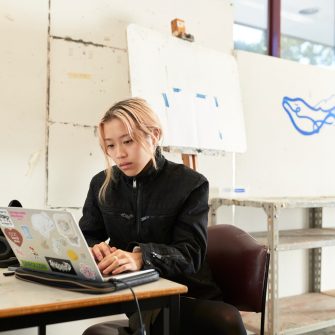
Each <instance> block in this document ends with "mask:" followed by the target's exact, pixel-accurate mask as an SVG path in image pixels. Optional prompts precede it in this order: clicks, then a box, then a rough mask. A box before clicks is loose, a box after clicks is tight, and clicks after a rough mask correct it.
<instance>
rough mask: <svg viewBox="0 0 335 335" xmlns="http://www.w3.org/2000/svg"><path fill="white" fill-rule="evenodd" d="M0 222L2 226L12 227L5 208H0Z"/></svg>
mask: <svg viewBox="0 0 335 335" xmlns="http://www.w3.org/2000/svg"><path fill="white" fill-rule="evenodd" d="M0 224H1V226H2V227H4V228H13V227H14V224H13V222H12V220H11V218H10V216H9V214H8V212H7V210H5V209H0Z"/></svg>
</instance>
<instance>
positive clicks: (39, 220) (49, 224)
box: [31, 212, 55, 238]
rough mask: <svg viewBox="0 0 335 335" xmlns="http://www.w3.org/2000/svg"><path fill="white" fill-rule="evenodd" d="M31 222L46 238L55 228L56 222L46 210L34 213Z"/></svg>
mask: <svg viewBox="0 0 335 335" xmlns="http://www.w3.org/2000/svg"><path fill="white" fill-rule="evenodd" d="M31 222H32V224H33V228H34V229H35V230H36V231H38V232H39V233H40V234H41V235H42V236H43V237H45V238H49V236H50V232H51V231H52V230H53V229H55V224H54V222H53V221H52V220H51V219H50V218H49V216H48V214H47V213H45V212H41V213H39V214H33V215H32V216H31Z"/></svg>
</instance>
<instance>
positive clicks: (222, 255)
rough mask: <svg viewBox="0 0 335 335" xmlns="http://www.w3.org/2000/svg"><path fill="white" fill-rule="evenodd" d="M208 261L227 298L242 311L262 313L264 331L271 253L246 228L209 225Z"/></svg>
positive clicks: (262, 329)
mask: <svg viewBox="0 0 335 335" xmlns="http://www.w3.org/2000/svg"><path fill="white" fill-rule="evenodd" d="M207 257H208V262H209V265H210V267H211V270H212V272H213V276H214V280H215V281H216V283H217V284H218V285H219V287H220V288H221V290H222V292H223V301H224V302H226V303H229V304H231V305H234V306H235V307H236V308H237V309H238V310H240V311H248V312H256V313H261V325H260V329H261V331H260V334H261V335H263V334H264V320H265V303H266V289H267V281H268V271H269V260H270V254H269V252H268V249H267V247H266V246H264V245H260V244H258V242H257V241H256V240H255V239H254V238H253V237H252V236H251V235H250V234H248V233H247V232H245V231H244V230H242V229H240V228H238V227H236V226H232V225H229V224H218V225H215V226H210V227H209V228H208V251H207Z"/></svg>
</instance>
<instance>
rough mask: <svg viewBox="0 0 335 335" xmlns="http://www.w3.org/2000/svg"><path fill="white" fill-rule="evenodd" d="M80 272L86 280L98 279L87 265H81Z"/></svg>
mask: <svg viewBox="0 0 335 335" xmlns="http://www.w3.org/2000/svg"><path fill="white" fill-rule="evenodd" d="M79 271H80V273H81V274H82V275H83V276H84V277H85V278H86V279H96V278H97V275H96V273H95V271H94V270H93V269H92V268H91V267H90V266H89V265H87V264H84V263H80V264H79Z"/></svg>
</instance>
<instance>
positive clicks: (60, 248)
mask: <svg viewBox="0 0 335 335" xmlns="http://www.w3.org/2000/svg"><path fill="white" fill-rule="evenodd" d="M0 228H1V230H2V231H3V233H4V235H5V237H6V239H7V241H8V243H9V244H10V246H11V248H12V250H13V252H14V253H15V255H16V257H17V259H18V260H19V262H20V266H21V268H23V269H29V270H34V271H38V272H43V273H48V274H50V275H52V274H54V275H57V276H59V275H62V276H66V277H71V278H78V279H80V280H85V281H95V282H106V281H113V279H121V280H122V281H126V282H127V280H129V283H132V284H133V283H136V277H138V278H142V279H141V280H140V283H141V284H142V283H143V277H148V281H153V279H152V278H153V277H152V276H145V275H144V274H146V273H147V274H150V273H156V274H157V279H158V273H157V272H156V271H155V270H154V269H149V270H140V271H134V272H127V273H122V274H118V275H114V276H103V275H102V274H101V272H100V270H99V268H98V266H97V264H96V262H95V260H94V258H93V255H92V253H91V251H90V249H89V247H88V245H87V243H86V240H85V238H84V236H83V234H82V231H81V229H80V227H79V225H78V224H77V223H76V221H75V219H74V217H73V215H72V214H71V213H69V212H67V211H59V210H47V209H40V210H38V209H27V208H18V207H0ZM144 282H145V280H144Z"/></svg>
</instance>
